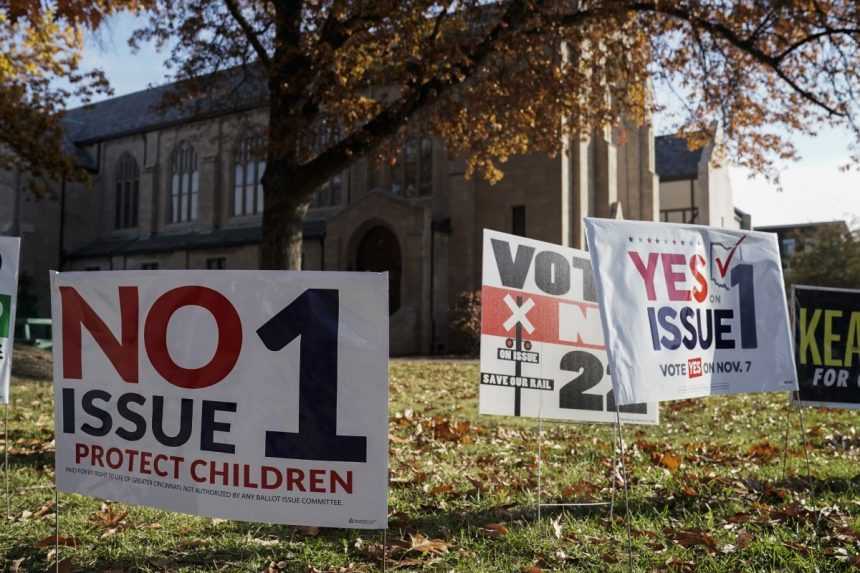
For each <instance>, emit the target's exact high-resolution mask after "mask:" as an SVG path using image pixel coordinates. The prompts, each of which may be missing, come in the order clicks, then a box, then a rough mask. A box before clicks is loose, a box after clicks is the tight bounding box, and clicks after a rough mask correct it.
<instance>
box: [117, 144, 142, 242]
mask: <svg viewBox="0 0 860 573" xmlns="http://www.w3.org/2000/svg"><path fill="white" fill-rule="evenodd" d="M115 183H116V185H115V193H116V196H115V197H114V207H115V210H116V211H115V214H114V227H115V228H117V229H129V228H132V227H137V206H138V201H139V199H140V170H139V169H138V167H137V161H135V159H134V157H132V156H131V154H130V153H128V152H126V153H123V154H122V155H121V156H120V158H119V163H117V166H116V181H115Z"/></svg>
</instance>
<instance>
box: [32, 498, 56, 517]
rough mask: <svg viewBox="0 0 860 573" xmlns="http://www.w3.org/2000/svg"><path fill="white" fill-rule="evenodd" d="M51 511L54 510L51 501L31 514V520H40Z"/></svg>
mask: <svg viewBox="0 0 860 573" xmlns="http://www.w3.org/2000/svg"><path fill="white" fill-rule="evenodd" d="M52 509H54V502H53V501H49V502H48V503H46V504H45V505H43V506H42V507H40V508H39V509H38V510H37V511H36V513H34V514H32V517H33V519H40V518H42V517H45V516H46V515H48V514H49V513H50V512H51V510H52Z"/></svg>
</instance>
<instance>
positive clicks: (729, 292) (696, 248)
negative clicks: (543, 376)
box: [586, 218, 797, 404]
mask: <svg viewBox="0 0 860 573" xmlns="http://www.w3.org/2000/svg"><path fill="white" fill-rule="evenodd" d="M586 232H587V234H588V244H589V245H590V251H591V257H592V262H593V265H594V274H595V281H596V284H597V293H598V297H599V299H600V303H601V305H602V306H601V309H602V316H603V323H604V332H605V333H606V340H607V348H608V351H609V363H610V367H611V368H612V370H613V373H612V374H613V384H614V386H615V391H616V392H617V394H618V402H619V403H620V404H631V403H637V402H641V401H643V400H677V399H682V398H693V397H697V396H708V395H712V394H737V393H742V392H771V391H790V390H794V389H796V388H797V378H796V374H795V371H794V358H793V353H792V345H791V331H790V329H789V326H788V309H787V306H786V300H785V289H784V287H783V278H782V266H781V264H780V260H779V249H778V248H777V242H776V235H774V234H771V233H757V232H755V231H733V230H728V229H716V228H711V227H703V226H699V225H676V224H672V223H649V222H642V221H615V220H609V219H592V218H587V219H586Z"/></svg>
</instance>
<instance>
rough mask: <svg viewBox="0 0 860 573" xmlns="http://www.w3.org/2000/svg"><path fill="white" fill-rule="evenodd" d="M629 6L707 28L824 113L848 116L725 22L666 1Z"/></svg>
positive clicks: (637, 3)
mask: <svg viewBox="0 0 860 573" xmlns="http://www.w3.org/2000/svg"><path fill="white" fill-rule="evenodd" d="M629 9H630V10H633V11H634V12H652V13H657V14H663V15H666V16H670V17H672V18H677V19H679V20H683V21H686V22H689V23H690V24H691V25H693V26H698V27H700V28H702V29H704V30H706V31H708V32H709V33H710V34H712V35H715V36H718V37H721V38H723V39H724V40H726V41H727V42H729V43H730V44H731V45H732V46H734V47H735V48H737V49H739V50H741V51H742V52H744V53H746V54H747V55H749V56H750V57H752V58H753V59H754V60H755V61H757V62H758V63H760V64H762V65H764V66H766V67H768V68H770V69H771V70H773V72H774V73H775V74H776V75H777V77H779V78H780V79H781V80H782V81H783V82H785V83H786V84H787V85H788V86H789V87H791V89H792V90H794V91H795V92H796V93H797V94H799V95H800V96H801V97H803V98H804V99H806V100H807V101H809V102H810V103H812V104H813V105H815V106H817V107H819V108H821V109H822V110H824V111H825V112H827V114H828V115H830V116H835V117H840V118H845V119H847V118H848V114H847V113H846V112H845V111H842V110H839V109H836V108H835V107H833V106H832V105H830V104H828V103H827V102H825V101H824V100H822V99H821V98H820V97H818V96H817V95H816V94H815V93H813V92H812V91H810V90H808V89H806V88H804V87H802V86H801V85H800V84H798V83H797V81H795V80H794V79H793V78H791V77H789V76H788V74H786V73H785V71H784V70H783V69H782V68H781V67H780V64H781V62H782V60H780V59H779V58H778V57H777V56H772V55H770V54H768V53H765V52H764V51H762V50H761V49H760V48H758V47H757V46H756V45H755V44H754V43H753V42H752V41H750V40H748V39H745V38H741V37H740V36H739V35H738V34H737V33H736V32H735V31H734V30H732V29H731V28H729V27H728V26H726V25H725V24H722V23H720V22H713V21H711V20H706V19H704V18H701V17H699V16H697V15H695V14H693V13H691V12H690V11H689V10H686V9H684V8H680V7H678V6H676V5H673V4H669V3H661V2H633V3H631V4H630V5H629Z"/></svg>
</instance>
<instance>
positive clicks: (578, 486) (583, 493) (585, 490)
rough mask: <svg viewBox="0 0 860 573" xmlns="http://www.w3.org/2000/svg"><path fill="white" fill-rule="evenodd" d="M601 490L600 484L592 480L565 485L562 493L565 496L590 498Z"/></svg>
mask: <svg viewBox="0 0 860 573" xmlns="http://www.w3.org/2000/svg"><path fill="white" fill-rule="evenodd" d="M599 491H600V486H598V485H595V484H593V483H591V482H590V481H585V480H583V481H578V482H576V483H572V484H570V485H569V486H567V487H565V488H564V489H563V490H562V491H561V495H562V496H564V497H565V498H569V497H580V498H585V499H590V498H592V497H593V496H594V494H596V493H598V492H599Z"/></svg>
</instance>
